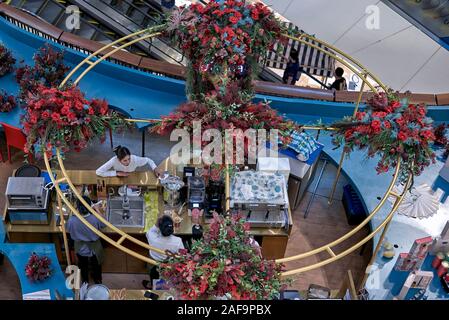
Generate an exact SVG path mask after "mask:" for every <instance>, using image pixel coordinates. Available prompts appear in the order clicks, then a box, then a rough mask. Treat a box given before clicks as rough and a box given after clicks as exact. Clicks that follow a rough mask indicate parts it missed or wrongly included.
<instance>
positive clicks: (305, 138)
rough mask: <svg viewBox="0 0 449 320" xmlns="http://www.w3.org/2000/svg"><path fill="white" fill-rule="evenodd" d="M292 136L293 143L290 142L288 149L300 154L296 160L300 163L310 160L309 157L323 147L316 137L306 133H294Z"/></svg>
mask: <svg viewBox="0 0 449 320" xmlns="http://www.w3.org/2000/svg"><path fill="white" fill-rule="evenodd" d="M291 136H292V142H290V144H289V145H288V148H290V149H292V150H294V151H295V152H297V153H298V155H297V156H296V158H298V160H300V161H307V160H309V156H310V155H311V154H312V153H313V152H314V151H316V150H317V149H319V148H320V146H321V144H320V143H319V142H318V141H316V140H315V138H314V137H312V136H311V135H309V134H308V133H306V132H298V131H293V132H292V135H291Z"/></svg>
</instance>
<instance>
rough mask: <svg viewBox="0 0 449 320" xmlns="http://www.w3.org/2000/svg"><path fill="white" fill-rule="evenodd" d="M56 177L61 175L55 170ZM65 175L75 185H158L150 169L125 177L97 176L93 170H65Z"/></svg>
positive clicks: (157, 180)
mask: <svg viewBox="0 0 449 320" xmlns="http://www.w3.org/2000/svg"><path fill="white" fill-rule="evenodd" d="M56 174H57V177H62V174H61V172H60V171H56ZM67 175H68V177H69V179H70V180H71V181H72V183H73V184H74V185H76V186H79V185H83V184H87V185H97V184H103V182H104V185H105V186H122V185H124V184H127V185H134V186H145V187H156V186H158V185H160V183H159V179H157V178H156V176H155V175H154V173H153V172H152V171H139V172H133V173H130V174H129V176H127V177H107V178H104V177H100V176H97V175H96V173H95V170H67Z"/></svg>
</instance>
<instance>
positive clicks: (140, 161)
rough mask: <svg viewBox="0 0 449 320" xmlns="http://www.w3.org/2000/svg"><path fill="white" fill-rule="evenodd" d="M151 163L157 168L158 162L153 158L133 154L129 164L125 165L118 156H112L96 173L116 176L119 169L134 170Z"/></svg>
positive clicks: (123, 170) (101, 175) (153, 167)
mask: <svg viewBox="0 0 449 320" xmlns="http://www.w3.org/2000/svg"><path fill="white" fill-rule="evenodd" d="M145 165H149V166H150V167H151V169H152V170H154V169H156V167H157V166H156V164H155V163H154V161H153V160H151V159H150V158H146V157H138V156H135V155H131V157H130V162H129V165H128V166H124V165H123V164H122V163H121V162H120V160H119V159H118V158H117V156H115V157H113V158H111V159H110V160H109V161H108V162H106V163H105V164H104V165H102V166H101V167H100V168H98V169H97V171H96V174H97V175H98V176H100V177H115V176H117V171H122V172H134V171H136V169H137V168H139V167H143V166H145Z"/></svg>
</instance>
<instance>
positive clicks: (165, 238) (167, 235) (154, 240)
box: [142, 215, 184, 289]
mask: <svg viewBox="0 0 449 320" xmlns="http://www.w3.org/2000/svg"><path fill="white" fill-rule="evenodd" d="M174 231H175V230H174V224H173V219H172V218H171V217H170V216H168V215H163V216H162V217H160V218H159V219H158V220H157V222H156V224H155V225H154V226H152V227H151V228H150V230H148V231H147V233H146V236H147V240H148V244H149V245H150V246H152V247H154V248H157V249H160V250H162V251H169V252H172V253H177V252H178V251H179V250H180V249H184V244H183V242H182V239H181V238H180V237H177V236H174V235H173V233H174ZM150 258H152V259H154V260H156V261H159V262H161V261H164V260H165V259H166V258H167V256H166V255H165V254H162V253H159V252H155V251H153V250H150ZM154 279H159V271H158V268H157V266H153V267H152V268H151V269H150V281H148V280H143V281H142V285H143V286H144V287H145V288H147V289H150V288H151V283H152V281H153V280H154Z"/></svg>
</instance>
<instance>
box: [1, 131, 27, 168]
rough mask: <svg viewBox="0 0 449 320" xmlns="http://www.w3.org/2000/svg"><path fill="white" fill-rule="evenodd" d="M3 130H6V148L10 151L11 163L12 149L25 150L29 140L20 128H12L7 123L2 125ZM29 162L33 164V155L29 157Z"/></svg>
mask: <svg viewBox="0 0 449 320" xmlns="http://www.w3.org/2000/svg"><path fill="white" fill-rule="evenodd" d="M1 125H2V126H3V128H4V129H5V135H6V148H7V150H8V161H9V163H12V162H11V147H14V148H16V149H19V150H22V151H23V150H24V147H25V144H26V142H27V138H26V136H25V134H24V133H23V132H22V130H21V129H20V128H16V127H13V126H10V125H9V124H6V123H3V122H2V123H1ZM28 160H29V161H30V163H32V162H33V157H32V155H31V154H29V155H28Z"/></svg>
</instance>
